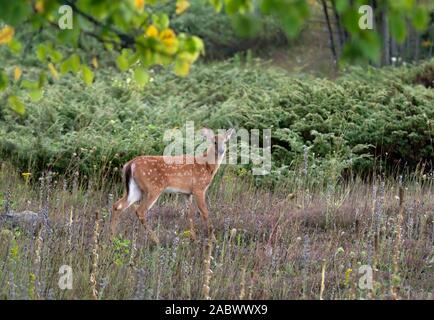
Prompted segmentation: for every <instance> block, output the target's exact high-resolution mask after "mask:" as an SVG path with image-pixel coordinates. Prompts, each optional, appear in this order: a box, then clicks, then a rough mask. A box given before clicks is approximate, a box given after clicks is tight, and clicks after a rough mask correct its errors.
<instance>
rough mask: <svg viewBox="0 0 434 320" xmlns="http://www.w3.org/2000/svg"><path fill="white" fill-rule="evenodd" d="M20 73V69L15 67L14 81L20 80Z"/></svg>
mask: <svg viewBox="0 0 434 320" xmlns="http://www.w3.org/2000/svg"><path fill="white" fill-rule="evenodd" d="M22 73H23V72H22V71H21V68H20V67H15V69H14V80H15V81H18V80H19V79H20V78H21V74H22Z"/></svg>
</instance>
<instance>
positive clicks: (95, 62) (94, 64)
mask: <svg viewBox="0 0 434 320" xmlns="http://www.w3.org/2000/svg"><path fill="white" fill-rule="evenodd" d="M92 66H93V67H94V68H95V69H98V59H97V57H95V56H94V57H93V58H92Z"/></svg>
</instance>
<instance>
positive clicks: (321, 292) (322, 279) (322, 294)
mask: <svg viewBox="0 0 434 320" xmlns="http://www.w3.org/2000/svg"><path fill="white" fill-rule="evenodd" d="M326 264H327V263H326V261H325V260H324V263H323V264H322V270H321V289H320V292H319V299H320V300H324V290H325V271H326Z"/></svg>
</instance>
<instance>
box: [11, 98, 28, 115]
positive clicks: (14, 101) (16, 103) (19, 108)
mask: <svg viewBox="0 0 434 320" xmlns="http://www.w3.org/2000/svg"><path fill="white" fill-rule="evenodd" d="M8 102H9V105H10V107H11V109H12V110H13V111H15V112H16V113H18V114H19V115H23V114H24V113H25V112H26V107H25V106H24V103H22V101H21V100H20V99H19V98H18V97H17V96H9V98H8Z"/></svg>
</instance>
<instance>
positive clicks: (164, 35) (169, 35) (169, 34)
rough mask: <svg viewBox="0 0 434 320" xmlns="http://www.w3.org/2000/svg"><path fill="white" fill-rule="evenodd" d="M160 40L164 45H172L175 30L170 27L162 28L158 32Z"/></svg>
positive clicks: (174, 39)
mask: <svg viewBox="0 0 434 320" xmlns="http://www.w3.org/2000/svg"><path fill="white" fill-rule="evenodd" d="M160 40H161V41H162V42H163V43H164V45H166V46H167V47H172V46H173V45H174V44H175V41H176V35H175V32H173V30H172V29H169V28H168V29H164V30H163V31H161V33H160Z"/></svg>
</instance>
